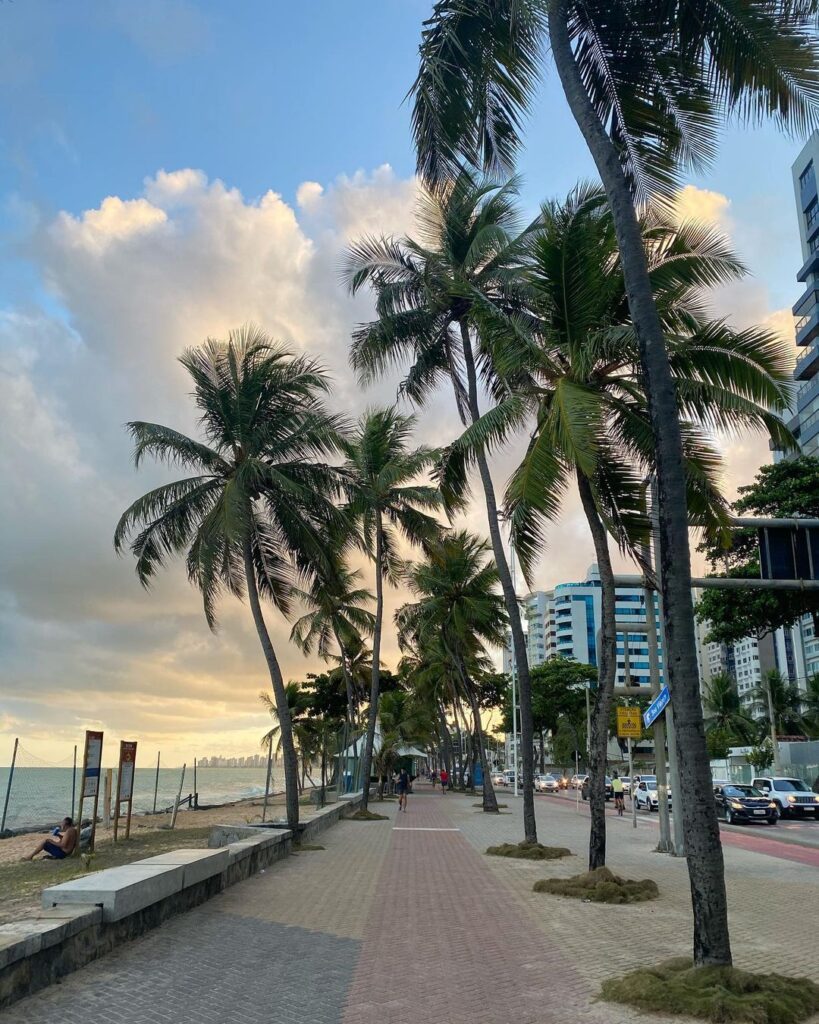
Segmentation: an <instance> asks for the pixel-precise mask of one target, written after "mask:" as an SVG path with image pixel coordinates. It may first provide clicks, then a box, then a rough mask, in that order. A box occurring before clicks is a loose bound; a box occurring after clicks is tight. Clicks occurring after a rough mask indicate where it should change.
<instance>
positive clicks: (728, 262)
mask: <svg viewBox="0 0 819 1024" xmlns="http://www.w3.org/2000/svg"><path fill="white" fill-rule="evenodd" d="M641 230H642V232H643V237H644V244H645V247H646V252H647V253H648V260H649V270H650V274H651V281H652V285H653V288H654V294H655V301H656V303H657V307H658V309H659V311H660V314H661V317H662V323H663V328H664V330H665V331H666V337H667V344H668V349H669V358H670V362H671V367H672V373H673V375H674V380H675V385H676V394H677V405H678V416H679V418H680V422H681V427H682V437H683V453H684V463H685V470H686V483H687V499H688V505H689V510H690V514H691V516H692V518H693V519H694V520H695V521H696V522H697V523H698V524H700V525H704V526H710V527H711V528H712V529H718V528H719V527H720V526H721V525H724V524H725V521H726V514H727V512H726V505H725V502H724V500H723V499H722V497H721V496H720V494H719V490H718V487H717V485H716V480H715V473H716V470H717V468H718V467H719V456H718V454H717V452H716V450H715V449H714V448H713V446H712V445H711V444H710V443H709V441H708V437H707V434H708V431H709V430H710V429H711V428H722V429H728V430H733V429H736V428H738V427H741V426H750V427H752V428H761V429H764V430H766V431H767V432H769V433H770V434H771V436H772V437H774V438H776V439H777V441H779V442H780V443H781V444H784V445H787V444H788V443H789V442H790V443H791V444H792V443H793V441H792V438H791V437H790V435H789V433H788V431H787V430H786V429H785V428H784V427H783V425H782V421H781V419H780V418H779V416H777V415H776V414H777V413H780V412H782V411H784V410H785V409H787V407H788V402H789V399H790V393H789V385H788V382H789V378H790V375H789V365H788V360H787V356H786V354H785V353H784V352H783V350H782V346H781V345H780V343H779V341H778V339H777V338H776V336H774V335H773V334H772V333H770V332H768V331H765V330H760V329H757V328H753V329H748V330H743V331H735V330H733V329H732V328H731V327H730V326H729V325H728V324H726V323H725V322H723V321H713V320H709V319H708V314H707V307H706V304H705V299H704V292H703V289H704V287H705V286H710V285H716V284H725V283H728V282H730V281H733V280H736V279H737V278H739V277H741V276H742V274H743V268H742V265H741V263H740V262H739V260H738V258H737V257H736V256H735V255H734V253H732V252H731V249H730V247H729V246H728V244H727V242H726V240H725V239H724V238H722V237H721V236H720V234H719V233H718V232H717V231H715V230H713V229H710V228H707V227H704V226H702V225H698V224H694V223H688V224H683V225H677V224H673V223H671V222H669V220H668V219H667V218H664V217H662V216H661V215H660V212H659V211H657V210H653V209H651V208H649V209H647V210H646V211H645V212H644V214H643V216H642V218H641ZM527 282H528V294H529V301H530V304H531V310H532V313H533V315H534V323H535V328H534V330H533V331H532V333H531V335H530V336H529V337H528V339H527V337H526V336H524V335H522V334H521V333H520V332H519V333H518V335H517V336H516V338H515V339H508V338H501V339H500V340H499V342H498V343H497V345H496V348H497V351H494V352H493V353H492V358H493V363H494V366H495V369H496V372H497V373H498V374H499V376H500V377H501V378H502V379H503V378H505V376H506V375H508V376H509V379H510V387H511V388H513V389H514V392H513V394H512V395H511V396H510V398H509V399H507V400H505V401H502V402H501V403H500V404H499V405H498V406H497V407H496V408H495V409H494V410H493V411H492V412H490V413H488V414H487V415H486V417H485V418H484V420H483V422H482V423H479V424H477V425H475V426H474V427H472V428H470V429H469V430H467V431H466V432H465V434H464V436H463V437H462V438H461V439H460V440H459V442H457V444H456V448H458V447H459V448H461V449H464V448H466V447H467V446H468V445H469V444H473V443H474V445H475V447H476V448H477V449H478V450H480V448H481V446H482V444H483V443H484V441H485V438H486V437H487V431H488V432H490V435H491V433H492V432H494V433H495V434H500V436H501V437H503V436H505V434H506V433H507V432H508V431H509V430H510V429H511V428H512V427H513V426H515V425H519V424H520V423H522V422H525V421H526V417H527V416H528V415H529V412H530V410H532V409H533V411H534V416H535V421H536V423H535V427H534V430H533V432H532V437H531V440H530V443H529V446H528V450H527V453H526V456H525V458H524V460H523V462H522V464H521V465H520V467H519V468H518V470H517V471H516V472H515V474H514V476H513V478H512V480H511V482H510V485H509V488H508V491H507V505H508V509H509V512H510V516H511V522H512V534H513V537H514V540H515V546H516V549H517V551H518V553H519V555H520V559H521V565H522V567H523V570H524V573H525V574H526V575H527V577H530V576H531V572H532V569H533V565H534V562H535V560H536V558H537V556H538V555H539V553H540V550H541V547H542V527H543V523H544V521H547V520H548V519H550V518H553V517H554V516H556V515H557V514H558V512H559V510H560V506H561V496H562V494H563V492H564V491H565V490H566V488H567V487H568V486H570V485H571V483H572V482H574V483H575V484H576V486H577V489H578V491H579V494H580V499H581V504H582V507H583V511H584V514H585V516H586V520H587V522H588V524H589V529H590V531H591V534H592V539H593V542H594V547H595V556H596V560H597V564H598V567H599V570H600V579H601V591H602V592H601V604H602V608H601V612H602V618H601V635H600V652H599V653H600V663H599V666H598V667H599V673H600V684H599V686H598V687H597V689H596V691H595V704H594V713H593V715H592V723H591V725H592V730H591V732H592V735H591V742H590V765H589V770H590V775H591V779H590V786H589V802H590V807H591V822H592V827H591V834H590V842H589V864H590V868H591V869H594V868H596V867H600V866H602V865H603V864H604V863H605V836H606V831H605V829H606V824H605V821H606V819H605V789H604V776H605V768H606V752H607V746H608V723H609V710H610V706H611V699H612V695H613V689H614V684H615V676H616V623H615V585H614V573H613V569H612V563H611V555H610V552H609V544H608V537H607V531H608V532H610V533H612V534H613V535H614V537H615V538H616V540H617V542H618V543H619V544H620V546H621V547H624V548H632V549H634V548H636V546H637V544H638V542H639V541H640V540H642V539H645V533H646V527H647V522H646V519H645V515H644V488H643V484H642V480H643V478H644V477H645V476H646V474H648V473H651V472H653V471H654V470H655V449H654V444H653V437H652V433H651V425H650V421H649V413H648V396H647V394H646V390H645V385H644V377H643V375H642V371H641V367H640V358H639V350H638V344H637V339H636V333H635V331H634V328H633V325H632V322H631V317H630V312H629V305H628V300H627V296H626V288H625V283H624V275H623V270H622V261H621V260H620V255H619V249H618V245H617V238H616V233H615V231H614V224H613V218H612V216H611V213H610V210H609V207H608V205H607V203H606V198H605V193H604V192H603V190H602V189H601V188H600V187H599V186H595V185H586V186H578V188H576V189H575V190H574V191H573V192H572V193H571V194H570V195H569V197H568V198H567V199H566V200H565V201H564V202H552V203H548V204H546V205H545V206H544V207H543V210H542V214H541V218H540V226H539V227H538V229H537V230H536V231H535V232H534V233H533V234H532V236H531V261H530V263H529V265H528V267H527ZM455 465H456V466H457V465H458V462H457V460H456V462H455Z"/></svg>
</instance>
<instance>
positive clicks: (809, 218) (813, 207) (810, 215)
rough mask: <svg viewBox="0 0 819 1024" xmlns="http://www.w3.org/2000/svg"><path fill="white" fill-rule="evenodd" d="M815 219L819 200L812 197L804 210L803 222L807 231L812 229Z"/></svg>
mask: <svg viewBox="0 0 819 1024" xmlns="http://www.w3.org/2000/svg"><path fill="white" fill-rule="evenodd" d="M817 221H819V200H817V199H812V200H811V202H810V205H809V206H808V208H807V210H805V224H806V225H807V228H808V231H812V230H813V227H814V225H815V224H816V222H817Z"/></svg>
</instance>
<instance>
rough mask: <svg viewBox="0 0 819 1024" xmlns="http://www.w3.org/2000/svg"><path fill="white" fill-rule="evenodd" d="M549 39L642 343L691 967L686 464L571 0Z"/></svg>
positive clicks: (709, 844) (706, 847) (703, 954)
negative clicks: (582, 64) (602, 194)
mask: <svg viewBox="0 0 819 1024" xmlns="http://www.w3.org/2000/svg"><path fill="white" fill-rule="evenodd" d="M548 17H549V22H548V27H549V42H550V44H551V50H552V56H553V57H554V61H555V66H556V68H557V72H558V75H559V76H560V82H561V85H562V86H563V91H564V93H565V96H566V100H567V102H568V105H569V108H570V110H571V112H572V115H573V116H574V119H575V121H576V122H577V126H578V128H579V129H580V132H581V134H582V135H583V138H584V139H585V141H586V145H587V146H588V148H589V152H590V153H591V155H592V158H593V160H594V163H595V165H596V167H597V171H598V173H599V174H600V178H601V180H602V182H603V187H604V188H605V190H606V195H607V196H608V201H609V205H610V207H611V211H612V217H613V220H614V228H615V232H616V235H617V243H618V246H619V249H620V259H621V261H622V266H623V276H624V279H625V284H626V290H627V293H628V301H629V309H630V310H631V318H632V321H633V323H634V328H635V331H636V333H637V339H638V343H639V348H640V363H641V367H642V371H643V374H644V375H645V380H646V391H647V393H648V400H649V413H650V416H651V426H652V431H653V434H654V444H655V452H656V460H657V483H658V488H659V508H660V517H659V519H660V567H661V576H662V595H663V620H664V625H665V659H664V660H665V666H666V672H667V673H668V681H669V689H670V691H671V705H672V708H673V712H674V726H675V730H676V737H677V749H678V763H679V774H680V793H679V794H678V795H676V796H675V804H676V806H677V808H679V811H680V812H681V813H682V819H683V828H684V830H685V836H686V857H687V862H688V874H689V880H690V885H691V897H692V904H693V911H694V963H695V964H697V965H705V964H724V965H728V964H730V963H731V942H730V935H729V930H728V901H727V897H726V893H725V868H724V863H723V857H722V845H721V843H720V838H719V825H718V822H717V814H716V805H715V804H714V801H713V799H711V772H710V769H709V759H708V750H707V746H706V742H705V729H704V727H703V718H702V704H701V702H700V692H699V678H698V673H697V656H696V636H695V632H694V613H693V603H692V598H691V561H690V551H689V544H688V514H687V507H686V489H685V483H686V481H685V467H684V462H683V451H682V440H681V436H680V427H679V420H678V418H677V402H676V395H675V390H674V382H673V379H672V377H671V370H670V367H669V364H668V354H667V352H666V349H665V338H664V336H663V329H662V324H661V323H660V318H659V316H658V314H657V307H656V305H655V303H654V295H653V292H652V288H651V280H650V278H649V274H648V264H647V261H646V254H645V249H644V248H643V240H642V235H641V232H640V226H639V223H638V220H637V214H636V211H635V209H634V202H633V199H632V195H631V191H630V189H629V186H628V181H627V180H626V177H625V175H624V173H623V168H622V166H621V164H620V160H619V157H618V153H617V150H616V148H615V146H614V144H613V143H612V141H611V139H610V138H609V136H608V135H607V134H606V132H605V130H604V128H603V125H602V124H601V123H600V120H599V118H598V116H597V113H596V111H595V109H594V107H593V105H592V103H591V101H590V99H589V97H588V94H587V92H586V89H585V85H584V83H583V80H582V77H581V75H580V71H579V69H578V67H577V64H576V62H575V59H574V53H573V51H572V44H571V39H570V36H569V29H568V20H567V0H551V3H550V4H549V16H548Z"/></svg>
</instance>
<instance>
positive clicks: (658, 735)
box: [632, 544, 674, 853]
mask: <svg viewBox="0 0 819 1024" xmlns="http://www.w3.org/2000/svg"><path fill="white" fill-rule="evenodd" d="M641 550H642V555H643V560H644V561H645V562H646V564H647V565H649V566H651V565H652V558H651V545H650V544H643V545H642V546H641ZM643 600H644V602H645V606H646V643H647V645H648V672H649V680H650V683H651V696H652V697H656V696H657V695H658V694H659V692H660V651H659V645H658V643H657V618H656V610H655V608H654V591H653V590H652V589H651V588H650V587H647V586H644V587H643ZM665 744H666V740H665V719H664V718H663V716H662V715H660V716H659V717H658V718H657V720H656V721H655V723H654V774H655V775H656V776H657V802H658V806H657V812H658V816H659V819H660V841H659V843H657V851H658V853H673V852H674V851H673V844H672V842H671V821H670V818H669V814H668V776H667V774H666V769H665V756H666V755H665ZM632 801H633V804H634V811H635V812H636V810H637V802H636V800H634V799H633V794H632Z"/></svg>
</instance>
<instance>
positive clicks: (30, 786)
mask: <svg viewBox="0 0 819 1024" xmlns="http://www.w3.org/2000/svg"><path fill="white" fill-rule="evenodd" d="M79 774H80V773H79V770H78V771H77V782H76V788H77V792H76V793H75V797H74V804H73V807H72V803H71V793H72V779H73V776H74V771H73V769H72V768H29V767H17V768H15V770H14V776H13V778H12V783H11V791H10V793H9V802H8V812H7V814H6V828H7V829H19V828H32V827H35V826H40V825H43V826H45V825H55V824H57V823H59V822H60V821H61V820H62V819H63V818H64V817H66V815H71V816H72V817H73V815H74V814H75V813H76V809H77V799H78V789H79ZM104 775H105V769H103V777H104ZM280 775H281V771H279V772H277V771H276V768H275V766H274V768H273V776H272V778H271V783H270V789H271V792H276V791H277V790H279V789H281V788H283V787H282V784H281V782H280V779H279V777H278V776H280ZM113 776H114V778H113V788H112V800H113V798H114V797H115V796H116V785H117V773H116V769H114V773H113ZM181 777H182V769H181V768H160V770H159V784H158V786H157V796H156V809H157V810H162V809H164V808H167V807H171V806H172V805H173V802H174V800H175V799H176V795H177V793H178V792H179V783H180V779H181ZM8 778H9V769H8V768H0V814H1V813H2V806H3V801H4V800H5V798H6V788H7V785H8ZM266 778H267V768H266V767H263V768H197V771H196V790H195V791H196V792H198V793H199V803H200V805H202V804H225V803H232V802H233V801H235V800H246V799H248V798H250V797H255V796H264V790H265V780H266ZM155 783H156V768H155V767H154V768H137V769H136V772H135V774H134V804H133V813H134V814H142V813H145V812H146V811H151V810H153V807H154V785H155ZM103 791H104V790H103V781H102V780H101V781H100V808H99V811H98V813H99V814H100V815H101V814H102V806H101V805H102V793H103ZM193 792H194V778H193V769H192V768H188V769H187V770H186V772H185V779H184V782H183V785H182V798H183V799H184V798H185V797H187V796H188V794H189V793H193ZM90 813H91V800H90V799H89V800H86V801H85V804H84V807H83V817H86V816H87V815H89V814H90Z"/></svg>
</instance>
